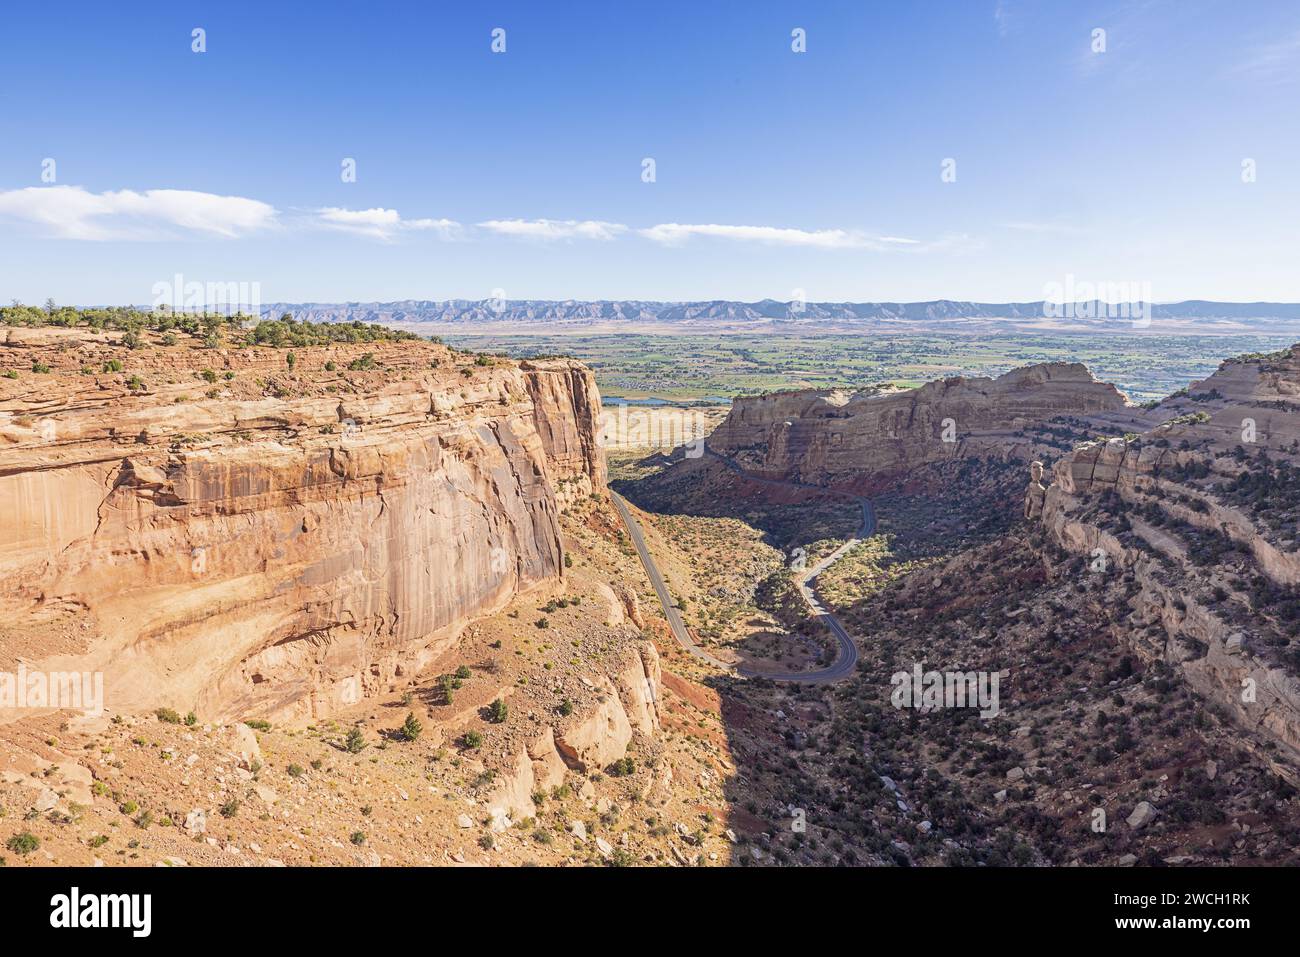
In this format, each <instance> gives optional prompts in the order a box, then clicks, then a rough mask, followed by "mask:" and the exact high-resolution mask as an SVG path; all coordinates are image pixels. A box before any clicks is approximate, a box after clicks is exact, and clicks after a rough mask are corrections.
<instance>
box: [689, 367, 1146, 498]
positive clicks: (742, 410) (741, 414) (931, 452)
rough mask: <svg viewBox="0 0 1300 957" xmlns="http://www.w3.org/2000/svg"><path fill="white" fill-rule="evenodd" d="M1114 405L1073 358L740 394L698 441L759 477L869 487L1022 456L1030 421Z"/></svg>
mask: <svg viewBox="0 0 1300 957" xmlns="http://www.w3.org/2000/svg"><path fill="white" fill-rule="evenodd" d="M1124 410H1125V400H1124V396H1123V395H1122V394H1121V393H1120V392H1119V391H1118V390H1117V389H1116V388H1115V387H1114V386H1112V385H1110V384H1108V383H1103V382H1098V381H1097V380H1096V379H1094V378H1093V377H1092V375H1091V374H1090V373H1089V372H1088V370H1087V369H1086V368H1085V367H1084V366H1083V365H1080V364H1077V363H1075V364H1062V363H1052V364H1044V365H1037V366H1031V367H1028V368H1024V369H1016V370H1015V371H1012V372H1008V373H1007V374H1005V375H1003V376H1000V377H998V378H997V379H985V378H952V379H943V380H940V381H935V382H930V383H927V384H926V385H924V386H921V387H920V388H918V389H909V390H901V391H892V392H874V391H865V392H858V393H848V392H843V391H826V390H799V391H793V392H776V393H771V394H769V395H763V396H757V397H753V398H740V399H737V400H736V401H735V402H734V403H733V405H732V409H731V413H730V414H729V415H728V416H727V418H726V420H725V421H724V422H723V423H722V425H720V426H719V427H718V428H717V429H716V430H715V431H714V432H713V434H712V435H710V436H709V439H708V443H709V447H710V448H712V449H714V450H715V451H718V452H721V453H722V454H724V455H727V456H730V457H731V458H733V459H734V460H736V461H737V462H739V463H740V464H742V465H743V466H744V467H745V468H747V469H749V470H751V471H753V472H755V473H756V474H759V475H761V476H763V477H767V478H778V479H783V480H796V481H800V482H807V483H811V484H815V485H830V486H836V487H841V488H852V489H855V490H858V491H863V492H872V491H876V490H878V489H880V488H883V487H885V486H887V485H889V484H890V483H892V482H894V481H896V480H897V479H898V478H900V477H902V476H905V475H906V473H907V472H909V471H910V470H913V469H916V468H918V467H920V466H924V465H928V464H933V463H937V462H945V461H949V460H951V459H954V458H966V457H981V456H983V457H995V458H999V459H1015V458H1020V459H1024V460H1026V461H1027V460H1028V459H1029V458H1030V457H1032V456H1033V455H1034V454H1035V453H1036V452H1037V451H1038V450H1040V449H1041V448H1042V446H1041V444H1040V442H1039V441H1038V440H1037V439H1036V437H1035V436H1034V435H1033V434H1032V431H1033V429H1035V428H1036V427H1039V426H1041V425H1043V424H1045V423H1047V422H1049V421H1051V420H1053V419H1055V418H1057V417H1061V416H1093V415H1099V414H1106V413H1117V412H1119V413H1122V412H1123V411H1124Z"/></svg>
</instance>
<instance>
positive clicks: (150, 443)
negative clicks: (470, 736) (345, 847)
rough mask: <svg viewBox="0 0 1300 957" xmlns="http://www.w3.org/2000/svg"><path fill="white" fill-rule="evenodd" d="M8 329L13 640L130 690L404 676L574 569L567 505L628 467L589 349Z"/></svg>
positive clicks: (171, 696) (28, 656) (7, 572)
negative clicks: (567, 562) (612, 469)
mask: <svg viewBox="0 0 1300 957" xmlns="http://www.w3.org/2000/svg"><path fill="white" fill-rule="evenodd" d="M2 332H3V335H4V343H3V346H2V347H0V366H2V367H3V368H5V369H11V370H14V373H15V374H16V375H17V376H18V377H17V378H0V617H2V618H3V621H4V625H3V626H0V629H2V630H0V638H2V639H3V640H0V649H2V650H0V655H3V657H4V658H5V662H4V663H3V664H6V665H12V664H13V663H15V662H17V661H19V660H21V661H26V662H35V663H39V664H40V665H41V666H42V667H44V668H46V669H47V670H57V669H61V668H76V669H78V670H98V671H104V672H105V686H106V696H107V704H108V706H109V707H110V708H112V709H114V710H119V709H121V710H126V709H132V708H145V707H156V706H159V705H168V706H172V707H175V708H177V709H178V710H181V711H182V712H183V711H185V710H188V709H190V708H195V709H197V710H199V711H200V713H203V714H205V715H209V716H212V717H215V718H218V719H224V718H235V717H249V716H258V717H263V716H267V717H270V716H274V717H279V718H304V719H305V718H309V717H313V716H318V715H322V714H327V713H329V712H331V711H333V710H335V709H337V708H339V707H342V706H345V705H347V704H350V703H354V702H355V701H357V700H359V699H360V698H362V697H365V696H370V695H374V694H379V693H381V692H383V691H384V690H386V689H388V688H389V687H391V685H392V683H393V682H394V680H395V679H397V678H399V677H401V676H409V675H412V674H415V673H418V672H419V671H420V670H421V669H422V668H423V667H424V666H425V665H426V664H427V663H428V662H430V661H431V660H432V659H433V658H434V657H435V656H437V655H438V654H439V653H440V652H442V651H443V650H445V649H446V648H447V647H449V646H450V644H451V643H452V642H454V641H455V639H456V636H457V634H458V633H459V630H460V628H461V627H462V626H463V625H464V624H465V622H466V621H467V620H468V619H469V618H470V617H472V616H475V615H480V614H484V613H487V612H490V611H492V610H494V609H495V608H498V607H500V606H501V605H503V604H504V603H505V602H507V601H508V600H509V599H510V598H511V597H512V596H513V595H514V594H516V593H517V592H519V591H521V590H526V589H529V588H532V587H534V586H536V585H538V584H540V583H542V582H545V581H548V580H553V579H556V578H559V577H560V576H562V575H563V573H564V554H563V546H562V543H561V536H560V532H559V511H560V509H561V508H562V507H563V505H564V502H565V500H566V497H571V496H573V495H578V494H587V493H590V492H591V491H593V490H599V489H601V488H603V486H604V480H605V473H604V465H603V459H602V457H601V455H600V453H599V451H598V449H597V445H596V441H597V435H596V428H597V427H596V415H597V413H598V411H599V404H600V400H599V394H598V392H597V390H596V386H595V382H594V379H593V377H592V375H591V373H590V372H589V371H588V370H587V369H586V368H584V367H583V366H581V365H579V364H578V363H576V362H571V361H567V360H547V361H537V362H528V363H523V364H516V363H513V362H509V361H506V360H501V359H489V360H486V361H484V360H482V359H480V360H479V361H475V359H474V357H469V356H465V355H463V354H457V353H454V352H453V351H452V350H448V349H446V348H444V347H442V346H440V345H436V344H433V343H428V342H422V341H421V342H415V341H401V342H389V341H381V342H367V343H364V344H355V345H354V344H339V345H330V346H320V347H316V346H313V347H310V348H305V349H300V350H298V351H297V354H296V355H295V356H294V357H293V358H292V359H289V358H288V357H287V352H286V350H283V349H269V348H256V349H229V350H201V349H196V348H190V347H173V348H155V349H150V350H143V351H140V352H130V351H129V350H125V349H122V348H120V347H118V346H115V345H112V344H109V343H108V342H107V341H106V339H105V337H103V336H101V335H96V334H93V333H87V332H84V331H73V330H45V329H42V330H21V329H8V330H2ZM289 351H290V352H292V350H289ZM114 360H116V361H119V362H121V363H122V365H123V366H124V367H125V369H126V372H125V373H120V372H116V371H105V370H111V369H112V366H110V365H109V364H108V363H110V362H112V361H114ZM42 367H48V369H49V371H48V372H44V371H41V372H36V371H34V370H36V369H38V368H42ZM349 367H352V368H349Z"/></svg>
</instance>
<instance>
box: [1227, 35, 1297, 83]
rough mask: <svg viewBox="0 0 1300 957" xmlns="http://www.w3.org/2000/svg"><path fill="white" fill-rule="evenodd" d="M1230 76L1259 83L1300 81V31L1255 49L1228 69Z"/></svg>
mask: <svg viewBox="0 0 1300 957" xmlns="http://www.w3.org/2000/svg"><path fill="white" fill-rule="evenodd" d="M1227 72H1228V75H1229V76H1240V77H1246V78H1247V79H1251V80H1254V81H1256V82H1258V83H1269V84H1277V83H1293V82H1296V81H1297V80H1300V30H1297V31H1295V32H1294V33H1292V34H1291V35H1289V36H1286V37H1283V38H1282V39H1281V40H1276V41H1273V42H1271V43H1262V44H1259V45H1258V46H1255V47H1253V48H1252V49H1251V50H1250V51H1249V52H1248V53H1247V55H1246V56H1245V57H1244V58H1243V59H1242V60H1240V61H1238V62H1237V63H1235V64H1234V65H1233V66H1231V67H1230V68H1229V69H1228V71H1227Z"/></svg>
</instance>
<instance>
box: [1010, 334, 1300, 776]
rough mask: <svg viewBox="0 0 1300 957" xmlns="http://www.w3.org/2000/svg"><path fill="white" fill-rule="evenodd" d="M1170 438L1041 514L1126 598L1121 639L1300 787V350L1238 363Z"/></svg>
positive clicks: (1114, 446)
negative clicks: (1223, 716) (1225, 718)
mask: <svg viewBox="0 0 1300 957" xmlns="http://www.w3.org/2000/svg"><path fill="white" fill-rule="evenodd" d="M1153 416H1154V417H1155V418H1156V419H1157V420H1163V424H1161V425H1159V426H1157V427H1156V428H1153V429H1150V430H1149V431H1144V432H1142V433H1141V434H1137V435H1128V436H1125V437H1123V438H1115V439H1111V440H1109V441H1104V442H1093V443H1089V444H1086V445H1084V446H1082V447H1081V448H1079V449H1077V450H1076V451H1074V452H1073V454H1071V455H1069V456H1066V457H1064V458H1062V459H1061V460H1059V461H1058V462H1057V463H1056V465H1055V468H1054V469H1053V475H1052V482H1051V484H1050V485H1049V486H1047V487H1046V489H1045V490H1044V489H1042V488H1041V487H1040V486H1039V484H1038V483H1031V486H1030V489H1029V492H1028V494H1027V503H1026V504H1027V513H1028V514H1030V515H1039V516H1040V517H1041V521H1042V523H1043V525H1044V527H1045V528H1046V529H1047V531H1048V533H1049V536H1050V538H1051V540H1053V541H1054V542H1055V543H1057V544H1058V545H1060V546H1061V547H1063V548H1065V549H1066V550H1067V551H1069V552H1071V553H1074V554H1076V555H1079V556H1084V557H1086V559H1087V562H1088V567H1089V568H1090V569H1093V571H1094V572H1095V575H1096V576H1097V577H1100V578H1105V577H1107V576H1109V577H1111V578H1112V579H1113V580H1114V581H1115V582H1117V583H1120V593H1119V594H1118V595H1117V597H1116V601H1117V602H1120V603H1121V607H1122V608H1123V609H1124V612H1125V614H1124V616H1123V618H1122V620H1121V621H1119V622H1118V623H1117V624H1116V626H1115V628H1114V632H1115V637H1116V638H1117V639H1118V640H1119V641H1120V642H1122V643H1123V644H1124V645H1126V646H1128V647H1130V648H1131V649H1132V650H1133V651H1134V652H1136V653H1137V654H1138V655H1140V656H1141V657H1142V658H1143V659H1145V660H1147V661H1156V660H1158V661H1162V662H1165V663H1167V664H1169V665H1171V666H1173V667H1174V668H1175V669H1176V670H1177V671H1178V672H1179V673H1181V675H1182V676H1183V677H1184V678H1185V679H1186V680H1187V681H1188V682H1189V683H1190V684H1191V685H1192V687H1194V688H1195V689H1197V690H1198V691H1199V692H1200V693H1202V694H1203V695H1205V697H1206V698H1208V699H1209V700H1211V701H1212V702H1215V703H1216V704H1217V705H1218V706H1220V707H1221V708H1222V709H1223V710H1224V711H1225V712H1226V713H1227V714H1228V715H1230V716H1231V717H1232V718H1233V719H1234V720H1235V721H1236V722H1237V723H1238V724H1240V725H1242V726H1244V727H1246V728H1248V729H1251V730H1252V731H1255V732H1258V734H1257V735H1255V736H1253V737H1252V738H1250V739H1248V741H1249V742H1251V743H1252V746H1254V747H1256V748H1258V749H1259V750H1260V751H1261V756H1262V757H1264V758H1265V759H1266V760H1268V761H1270V762H1271V763H1272V764H1273V765H1274V766H1275V770H1277V771H1278V773H1280V774H1283V775H1285V776H1286V777H1287V778H1288V779H1289V780H1291V781H1292V782H1295V781H1296V780H1297V779H1300V774H1298V773H1297V767H1300V680H1298V676H1300V530H1298V527H1297V522H1298V521H1300V468H1297V461H1298V459H1300V346H1297V347H1293V348H1292V349H1290V350H1287V351H1285V352H1282V353H1278V354H1274V355H1269V356H1255V357H1244V358H1242V359H1235V360H1229V361H1227V362H1225V363H1224V364H1223V365H1222V366H1221V367H1220V369H1219V370H1218V371H1217V372H1216V373H1215V374H1213V375H1212V376H1210V377H1209V378H1207V379H1205V380H1204V381H1202V382H1199V383H1196V384H1195V385H1193V386H1192V387H1191V388H1190V389H1189V390H1187V391H1186V392H1185V393H1183V394H1180V395H1178V396H1175V397H1172V398H1171V399H1169V400H1166V402H1164V403H1162V404H1161V405H1160V406H1159V407H1157V408H1156V409H1155V410H1154V411H1153Z"/></svg>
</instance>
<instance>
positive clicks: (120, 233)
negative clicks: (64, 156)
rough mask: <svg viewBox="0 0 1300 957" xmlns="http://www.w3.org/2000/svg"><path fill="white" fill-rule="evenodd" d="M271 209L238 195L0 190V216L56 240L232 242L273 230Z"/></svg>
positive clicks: (69, 188) (41, 188)
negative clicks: (197, 238) (191, 238)
mask: <svg viewBox="0 0 1300 957" xmlns="http://www.w3.org/2000/svg"><path fill="white" fill-rule="evenodd" d="M276 216H277V213H276V209H275V207H274V206H271V205H269V204H267V203H263V202H261V201H259V200H256V199H247V198H245V197H243V196H218V195H217V194H215V193H202V192H197V191H195V190H188V189H150V190H145V191H144V192H136V191H134V190H129V189H124V190H117V191H108V192H103V193H92V192H90V191H89V190H87V189H85V188H84V187H82V186H28V187H26V188H23V189H13V190H5V191H0V217H5V218H9V219H15V220H21V221H24V222H28V223H32V224H35V225H36V226H38V227H41V228H43V229H44V230H45V231H47V232H48V233H49V234H50V235H52V236H55V237H57V238H60V239H82V240H91V241H105V240H128V241H143V240H158V239H172V238H176V237H177V236H180V235H184V234H186V233H192V234H198V235H204V236H215V237H222V238H227V239H230V238H235V237H238V236H243V235H246V234H247V233H250V232H255V231H257V230H260V229H265V228H267V227H270V226H273V225H275V223H276Z"/></svg>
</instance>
